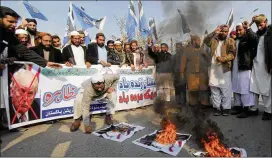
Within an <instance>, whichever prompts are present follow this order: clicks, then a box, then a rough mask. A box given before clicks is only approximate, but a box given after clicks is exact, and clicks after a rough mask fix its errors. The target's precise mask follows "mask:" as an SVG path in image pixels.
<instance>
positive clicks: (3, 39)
mask: <svg viewBox="0 0 272 158" xmlns="http://www.w3.org/2000/svg"><path fill="white" fill-rule="evenodd" d="M18 18H20V16H19V15H18V14H17V13H16V12H15V11H13V10H12V9H10V8H8V7H4V6H1V8H0V54H1V58H2V56H3V55H4V54H5V52H7V49H8V52H9V53H10V54H8V56H16V57H17V59H18V60H21V61H30V62H33V63H35V64H37V65H39V66H42V67H46V66H49V67H56V68H60V67H61V66H60V65H58V64H56V63H53V62H48V61H47V60H45V59H43V58H42V57H41V56H39V55H38V54H37V53H35V52H34V51H32V50H29V49H28V48H27V47H26V46H24V45H22V44H21V43H20V42H19V41H18V40H17V39H16V37H15V35H14V33H15V27H16V24H17V21H18ZM6 54H7V53H6ZM6 57H7V56H6ZM4 58H5V57H4ZM2 60H3V59H2ZM3 69H5V65H4V64H0V71H2V70H3Z"/></svg>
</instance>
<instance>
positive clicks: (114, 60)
mask: <svg viewBox="0 0 272 158" xmlns="http://www.w3.org/2000/svg"><path fill="white" fill-rule="evenodd" d="M116 42H118V43H119V41H116ZM116 42H114V41H113V40H109V41H108V42H107V48H108V57H107V62H108V63H110V64H111V65H120V64H121V62H122V61H121V58H120V54H119V53H117V51H116V50H115V49H114V45H115V44H116ZM120 43H121V42H120ZM121 48H122V45H121Z"/></svg>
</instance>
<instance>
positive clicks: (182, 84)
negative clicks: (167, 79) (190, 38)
mask: <svg viewBox="0 0 272 158" xmlns="http://www.w3.org/2000/svg"><path fill="white" fill-rule="evenodd" d="M183 49H184V48H183V46H182V42H177V43H176V54H174V55H173V65H174V66H173V68H174V86H175V95H176V102H177V104H179V105H185V103H186V81H185V78H186V77H184V79H181V77H180V67H181V57H182V55H183V52H184V50H183ZM158 51H159V48H156V46H155V49H154V52H158Z"/></svg>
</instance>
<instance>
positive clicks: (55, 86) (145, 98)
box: [2, 63, 156, 129]
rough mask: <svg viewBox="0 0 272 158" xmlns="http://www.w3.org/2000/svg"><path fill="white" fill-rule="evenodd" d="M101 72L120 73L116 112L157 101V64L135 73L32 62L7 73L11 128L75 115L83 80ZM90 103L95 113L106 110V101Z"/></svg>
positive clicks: (18, 65) (128, 70)
mask: <svg viewBox="0 0 272 158" xmlns="http://www.w3.org/2000/svg"><path fill="white" fill-rule="evenodd" d="M26 71H28V72H26ZM16 72H17V73H16ZM18 72H19V73H18ZM29 72H31V73H29ZM97 72H101V73H103V74H111V73H117V74H119V75H120V80H119V83H118V85H117V105H116V111H118V110H124V109H132V108H137V107H140V106H145V105H150V104H153V98H154V97H155V96H156V86H155V79H154V77H153V67H149V68H145V69H143V70H142V71H135V72H133V71H131V69H130V68H129V67H127V68H119V66H111V67H107V68H104V67H102V66H100V65H92V67H91V68H89V69H87V68H82V67H73V68H68V67H64V68H62V69H58V70H57V69H52V68H40V67H38V66H37V65H34V64H30V63H22V64H14V65H12V68H9V75H7V73H6V74H5V76H3V77H6V78H8V81H9V82H8V83H9V84H5V86H6V89H8V91H6V92H5V94H4V98H5V103H7V104H6V105H8V106H6V109H7V116H8V121H9V128H10V129H12V128H17V127H20V126H25V125H28V124H33V123H37V122H43V121H48V120H54V119H59V118H66V117H71V116H73V105H74V99H75V97H76V95H77V93H78V91H79V89H80V88H81V83H82V82H83V81H85V80H87V79H89V78H91V77H93V75H94V74H95V73H97ZM22 76H24V77H22ZM36 84H37V85H36ZM2 85H3V84H2ZM30 85H32V86H30ZM35 88H36V89H37V90H36V89H35ZM7 96H8V97H7ZM90 106H91V111H90V112H91V113H93V114H94V113H102V112H105V110H106V103H99V102H96V103H90ZM23 116H25V117H23ZM22 118H24V119H22Z"/></svg>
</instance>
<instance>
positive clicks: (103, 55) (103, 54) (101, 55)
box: [97, 46, 108, 63]
mask: <svg viewBox="0 0 272 158" xmlns="http://www.w3.org/2000/svg"><path fill="white" fill-rule="evenodd" d="M97 50H98V63H99V62H100V61H101V60H103V61H104V62H107V54H108V53H107V50H106V47H105V46H103V47H99V46H97Z"/></svg>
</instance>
